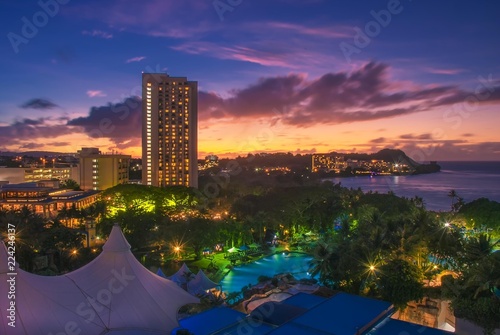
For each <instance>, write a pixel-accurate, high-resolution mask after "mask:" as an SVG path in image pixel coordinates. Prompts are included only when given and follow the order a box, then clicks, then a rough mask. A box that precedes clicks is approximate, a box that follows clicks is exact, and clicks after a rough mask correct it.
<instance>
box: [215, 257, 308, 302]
mask: <svg viewBox="0 0 500 335" xmlns="http://www.w3.org/2000/svg"><path fill="white" fill-rule="evenodd" d="M311 260H312V257H311V256H309V255H304V254H298V253H289V254H288V255H284V254H275V255H272V256H268V257H265V258H262V259H260V260H258V261H256V262H253V263H249V264H245V265H240V266H236V267H234V268H233V269H232V270H231V271H230V272H229V273H228V274H227V275H226V276H225V277H224V279H223V280H222V281H221V285H222V290H223V291H224V292H226V293H231V292H239V291H241V289H242V288H243V286H247V285H248V284H251V285H256V284H257V283H258V278H259V277H260V276H268V277H272V276H274V275H276V274H279V273H285V272H287V273H291V274H292V275H293V276H294V277H295V278H297V279H301V278H310V277H309V275H308V273H307V271H308V269H309V262H310V261H311Z"/></svg>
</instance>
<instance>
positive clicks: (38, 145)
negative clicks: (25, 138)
mask: <svg viewBox="0 0 500 335" xmlns="http://www.w3.org/2000/svg"><path fill="white" fill-rule="evenodd" d="M44 146H45V144H43V143H33V142H30V143H25V144H23V145H21V146H20V147H19V149H24V150H34V149H40V148H43V147H44Z"/></svg>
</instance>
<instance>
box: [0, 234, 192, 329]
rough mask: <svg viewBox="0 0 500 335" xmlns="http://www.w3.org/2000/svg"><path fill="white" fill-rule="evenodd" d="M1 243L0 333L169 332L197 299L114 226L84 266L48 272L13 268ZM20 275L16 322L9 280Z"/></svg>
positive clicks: (16, 281)
mask: <svg viewBox="0 0 500 335" xmlns="http://www.w3.org/2000/svg"><path fill="white" fill-rule="evenodd" d="M8 256H9V255H8V254H7V250H6V247H5V245H4V244H3V243H2V245H1V246H0V319H1V320H0V334H8V335H50V334H52V335H56V334H77V333H78V334H85V335H101V334H108V335H109V334H113V335H119V334H120V335H133V334H142V335H146V334H165V333H167V334H168V333H170V331H171V330H172V329H174V328H175V327H177V326H178V323H177V311H178V309H179V308H180V307H181V306H183V305H186V304H189V303H196V302H198V299H196V298H195V297H193V296H192V295H190V294H188V293H187V292H185V291H184V290H182V289H180V288H179V287H178V286H177V285H175V284H174V283H173V282H171V281H170V280H167V279H165V278H161V277H159V276H157V275H156V274H154V273H152V272H150V271H149V270H148V269H146V268H145V267H143V266H142V264H140V263H139V261H137V259H136V258H135V257H134V255H133V254H132V253H131V251H130V245H129V244H128V242H127V241H126V239H125V237H124V236H123V234H122V232H121V230H120V228H119V227H118V226H116V225H115V226H114V227H113V229H112V231H111V234H110V236H109V239H108V241H107V242H106V244H105V245H104V246H103V252H102V253H101V254H100V255H99V256H98V257H97V258H96V259H94V260H93V261H92V262H90V263H89V264H87V265H85V266H84V267H82V268H80V269H78V270H76V271H73V272H70V273H67V274H65V275H62V276H56V277H45V276H38V275H34V274H31V273H28V272H25V271H23V270H21V269H19V268H16V273H17V275H15V276H12V275H10V274H9V273H10V272H12V271H9V267H8ZM11 277H15V294H16V297H15V306H16V311H15V328H14V327H11V326H9V322H10V321H11V320H9V318H8V316H9V312H8V311H7V310H8V308H9V306H10V302H11V301H12V300H9V298H8V296H9V294H8V292H9V290H10V286H9V285H8V283H7V280H9V279H10V278H11Z"/></svg>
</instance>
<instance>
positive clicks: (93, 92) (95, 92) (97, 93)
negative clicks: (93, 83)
mask: <svg viewBox="0 0 500 335" xmlns="http://www.w3.org/2000/svg"><path fill="white" fill-rule="evenodd" d="M87 95H88V96H89V98H96V97H105V96H106V93H104V92H103V91H99V90H88V91H87Z"/></svg>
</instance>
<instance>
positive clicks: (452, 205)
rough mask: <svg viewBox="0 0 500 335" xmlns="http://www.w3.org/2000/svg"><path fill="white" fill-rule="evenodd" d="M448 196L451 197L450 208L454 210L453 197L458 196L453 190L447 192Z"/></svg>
mask: <svg viewBox="0 0 500 335" xmlns="http://www.w3.org/2000/svg"><path fill="white" fill-rule="evenodd" d="M448 197H450V198H451V210H452V211H454V210H455V206H454V205H455V198H456V197H458V194H457V192H456V191H455V190H451V191H450V192H448Z"/></svg>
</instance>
